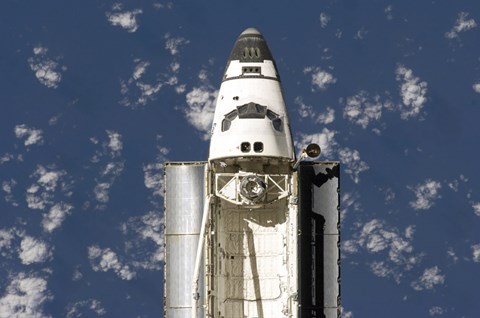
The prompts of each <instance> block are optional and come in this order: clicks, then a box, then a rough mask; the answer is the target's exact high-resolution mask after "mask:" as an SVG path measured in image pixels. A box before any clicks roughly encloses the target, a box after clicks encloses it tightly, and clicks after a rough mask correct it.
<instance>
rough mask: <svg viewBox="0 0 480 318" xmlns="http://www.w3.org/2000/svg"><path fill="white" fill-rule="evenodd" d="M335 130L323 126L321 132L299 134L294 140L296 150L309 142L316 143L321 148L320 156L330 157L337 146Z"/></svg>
mask: <svg viewBox="0 0 480 318" xmlns="http://www.w3.org/2000/svg"><path fill="white" fill-rule="evenodd" d="M336 133H337V132H336V131H335V130H330V129H328V128H323V130H322V132H320V133H316V134H310V135H308V134H299V137H300V138H299V139H298V140H297V141H296V145H297V148H298V150H301V149H303V148H305V147H306V146H308V145H309V144H311V143H316V144H318V145H319V146H320V148H321V150H322V154H321V156H322V157H323V158H326V159H327V160H328V159H329V158H332V157H333V155H334V151H335V149H336V146H337V142H336V141H335V135H336Z"/></svg>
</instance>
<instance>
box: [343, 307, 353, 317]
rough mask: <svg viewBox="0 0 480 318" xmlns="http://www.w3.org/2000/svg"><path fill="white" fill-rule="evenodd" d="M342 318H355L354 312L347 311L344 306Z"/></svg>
mask: <svg viewBox="0 0 480 318" xmlns="http://www.w3.org/2000/svg"><path fill="white" fill-rule="evenodd" d="M341 312H342V313H341V318H353V312H351V311H346V310H345V308H343V306H342V307H341Z"/></svg>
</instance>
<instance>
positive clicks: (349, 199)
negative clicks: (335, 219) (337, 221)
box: [340, 192, 361, 220]
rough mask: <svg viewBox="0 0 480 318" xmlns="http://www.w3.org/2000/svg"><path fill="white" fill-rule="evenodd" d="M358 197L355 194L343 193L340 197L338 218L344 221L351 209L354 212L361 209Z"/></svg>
mask: <svg viewBox="0 0 480 318" xmlns="http://www.w3.org/2000/svg"><path fill="white" fill-rule="evenodd" d="M358 198H359V195H358V193H356V192H353V193H352V192H343V193H342V195H341V200H342V202H341V204H340V207H341V212H340V213H341V215H340V218H341V219H342V220H345V219H346V218H347V214H348V212H349V211H350V209H351V208H353V210H354V211H359V210H360V209H361V206H360V203H359V202H358Z"/></svg>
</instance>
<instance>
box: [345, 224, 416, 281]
mask: <svg viewBox="0 0 480 318" xmlns="http://www.w3.org/2000/svg"><path fill="white" fill-rule="evenodd" d="M405 232H406V235H404V236H402V234H401V233H400V231H399V230H398V229H396V228H392V227H389V226H387V224H386V223H385V222H384V221H381V220H379V219H373V220H371V221H369V222H367V223H365V224H364V225H363V226H362V227H361V228H360V232H358V233H354V235H353V238H352V239H351V240H345V241H343V242H342V251H343V253H344V255H345V256H347V255H349V254H355V253H359V252H360V250H361V249H364V250H366V251H367V252H368V253H370V254H372V255H382V257H383V255H385V254H386V255H387V258H386V259H383V260H374V261H373V262H372V263H371V264H370V269H371V270H372V272H373V273H374V274H375V275H377V276H379V277H392V278H393V279H394V280H395V281H396V282H397V283H398V282H400V279H401V278H402V277H403V275H404V272H406V271H409V270H411V269H412V268H413V267H414V266H415V265H416V264H418V263H419V262H420V260H421V257H422V256H421V255H420V254H415V253H414V249H413V246H412V240H413V232H412V231H411V230H408V228H407V230H405Z"/></svg>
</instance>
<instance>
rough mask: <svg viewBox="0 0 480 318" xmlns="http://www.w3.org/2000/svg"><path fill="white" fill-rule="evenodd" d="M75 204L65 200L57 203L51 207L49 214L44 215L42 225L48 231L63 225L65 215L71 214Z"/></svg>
mask: <svg viewBox="0 0 480 318" xmlns="http://www.w3.org/2000/svg"><path fill="white" fill-rule="evenodd" d="M72 209H73V206H72V205H70V204H67V203H64V202H60V203H57V204H55V205H54V206H52V207H51V208H50V211H49V212H48V214H44V215H43V219H42V227H43V230H44V231H46V232H49V233H51V232H53V230H55V229H56V228H58V227H60V225H62V223H63V220H65V217H66V216H67V215H68V214H70V211H71V210H72Z"/></svg>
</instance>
